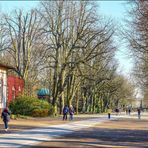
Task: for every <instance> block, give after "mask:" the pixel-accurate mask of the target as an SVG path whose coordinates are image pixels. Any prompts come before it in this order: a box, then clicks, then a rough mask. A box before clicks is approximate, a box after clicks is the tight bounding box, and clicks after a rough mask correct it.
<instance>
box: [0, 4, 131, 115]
mask: <svg viewBox="0 0 148 148" xmlns="http://www.w3.org/2000/svg"><path fill="white" fill-rule="evenodd" d="M97 10H98V8H97V5H96V3H95V2H90V1H43V2H40V8H36V9H34V10H31V11H30V12H27V13H24V12H23V11H22V10H19V11H17V10H15V12H14V13H13V14H2V16H1V23H0V30H1V31H0V45H1V48H0V49H1V51H2V52H3V54H4V56H3V57H1V59H2V58H3V61H6V62H7V59H9V62H10V61H11V64H12V65H13V66H14V69H15V71H16V72H17V74H18V75H19V76H20V77H21V78H22V79H24V81H25V90H26V94H27V95H33V92H34V88H35V87H37V88H39V87H48V88H49V89H50V90H51V91H52V95H51V98H52V99H51V101H52V102H51V103H52V105H53V108H54V113H55V114H56V112H57V109H58V110H59V112H60V113H61V112H62V108H63V106H64V104H68V105H70V104H73V105H74V106H75V107H76V111H77V112H78V111H80V112H92V113H93V112H104V111H105V110H106V109H107V107H112V108H115V107H119V106H120V107H121V106H122V107H124V106H126V99H127V98H129V97H131V96H132V94H133V86H132V85H131V84H130V83H129V82H128V81H127V80H126V79H125V78H124V77H123V76H120V75H119V74H117V72H116V69H117V62H116V61H115V59H114V55H115V52H116V50H117V49H116V46H115V45H114V42H113V37H114V34H115V27H114V24H113V21H112V20H111V19H105V18H103V17H102V16H101V15H99V14H97V13H96V12H97ZM29 90H31V91H29ZM28 92H30V93H28ZM57 107H58V108H57Z"/></svg>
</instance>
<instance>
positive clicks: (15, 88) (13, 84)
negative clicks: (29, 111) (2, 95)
mask: <svg viewBox="0 0 148 148" xmlns="http://www.w3.org/2000/svg"><path fill="white" fill-rule="evenodd" d="M7 79H8V80H7V84H8V103H10V102H11V101H12V100H13V99H15V98H16V97H17V96H18V95H20V94H22V92H23V89H24V81H23V80H22V79H21V78H19V77H15V76H8V78H7Z"/></svg>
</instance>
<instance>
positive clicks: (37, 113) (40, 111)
mask: <svg viewBox="0 0 148 148" xmlns="http://www.w3.org/2000/svg"><path fill="white" fill-rule="evenodd" d="M48 112H49V110H48V109H34V110H33V111H32V116H33V117H46V116H48Z"/></svg>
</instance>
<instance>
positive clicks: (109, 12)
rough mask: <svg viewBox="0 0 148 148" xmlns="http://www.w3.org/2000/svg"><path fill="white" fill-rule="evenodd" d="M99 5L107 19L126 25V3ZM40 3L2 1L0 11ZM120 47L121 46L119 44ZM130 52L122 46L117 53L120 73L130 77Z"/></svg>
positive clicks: (102, 3) (25, 7)
mask: <svg viewBox="0 0 148 148" xmlns="http://www.w3.org/2000/svg"><path fill="white" fill-rule="evenodd" d="M97 2H98V4H99V6H100V7H99V12H100V13H101V14H103V15H105V16H106V17H112V18H113V19H114V20H115V23H116V24H118V25H120V24H124V23H123V19H124V17H125V15H124V14H125V5H124V3H125V1H107V0H106V1H97ZM38 3H39V2H38V1H29V0H27V1H0V10H1V11H2V12H8V13H9V12H11V11H12V10H13V9H15V8H16V9H17V8H22V9H24V10H25V11H27V10H29V9H30V8H33V7H36V6H37V5H38ZM116 42H118V44H119V43H121V39H120V38H117V41H116ZM119 45H120V44H119ZM127 53H128V50H127V48H126V47H125V46H123V45H122V44H121V45H120V47H119V48H118V52H117V53H116V56H115V57H116V59H117V60H118V61H119V68H118V71H119V72H121V73H122V74H123V75H125V76H127V77H130V74H131V69H132V66H133V64H132V60H131V59H130V58H129V57H128V56H127Z"/></svg>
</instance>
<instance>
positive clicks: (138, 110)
mask: <svg viewBox="0 0 148 148" xmlns="http://www.w3.org/2000/svg"><path fill="white" fill-rule="evenodd" d="M137 112H138V118H139V119H141V110H140V108H138V109H137Z"/></svg>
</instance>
